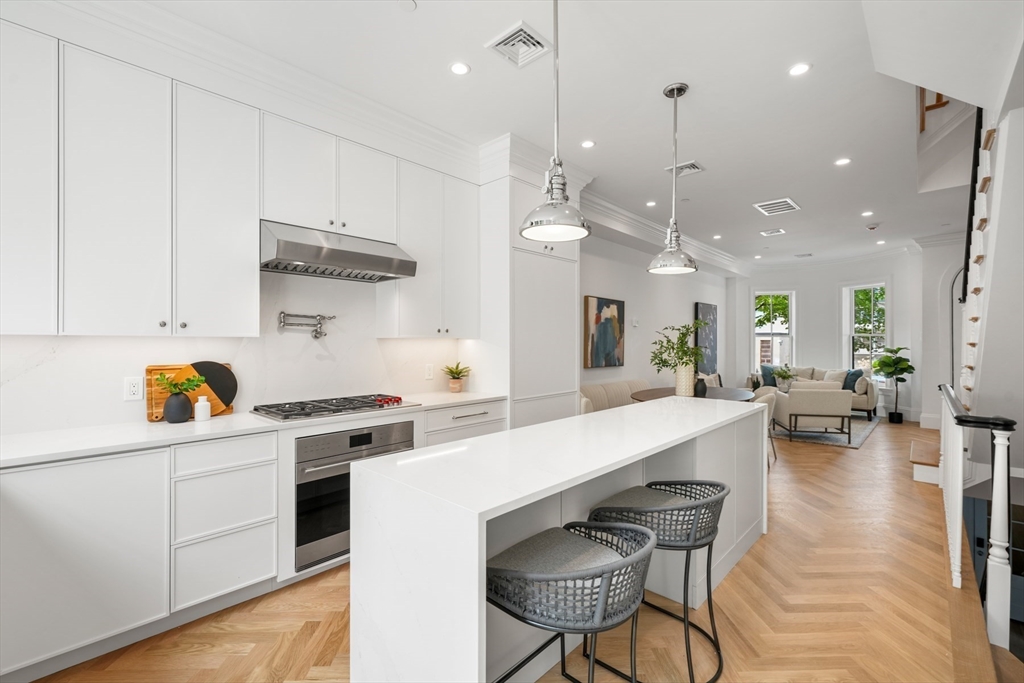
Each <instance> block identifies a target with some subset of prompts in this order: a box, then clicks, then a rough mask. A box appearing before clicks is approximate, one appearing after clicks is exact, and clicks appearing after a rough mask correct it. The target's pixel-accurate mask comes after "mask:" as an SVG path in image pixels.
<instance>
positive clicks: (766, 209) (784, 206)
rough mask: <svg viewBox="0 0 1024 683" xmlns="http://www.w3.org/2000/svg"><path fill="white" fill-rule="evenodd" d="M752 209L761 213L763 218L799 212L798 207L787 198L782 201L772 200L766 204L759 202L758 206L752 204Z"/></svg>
mask: <svg viewBox="0 0 1024 683" xmlns="http://www.w3.org/2000/svg"><path fill="white" fill-rule="evenodd" d="M754 208H755V209H757V210H758V211H760V212H761V213H763V214H764V215H765V216H774V215H775V214H778V213H789V212H790V211H799V210H800V207H799V206H797V205H796V202H794V201H793V200H792V199H790V198H789V197H785V198H783V199H773V200H771V201H768V202H761V203H760V204H754Z"/></svg>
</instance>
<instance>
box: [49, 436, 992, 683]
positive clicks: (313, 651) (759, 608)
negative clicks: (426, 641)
mask: <svg viewBox="0 0 1024 683" xmlns="http://www.w3.org/2000/svg"><path fill="white" fill-rule="evenodd" d="M912 438H913V439H918V440H924V441H934V440H936V439H937V438H938V432H933V431H927V430H921V429H919V428H918V427H917V425H913V424H904V425H899V426H896V425H889V424H886V423H883V424H881V425H879V427H878V428H877V429H876V430H875V432H874V433H873V434H872V435H871V437H870V438H869V439H868V441H867V443H866V444H865V445H864V447H862V448H861V449H859V450H851V449H845V448H836V447H829V446H820V445H814V444H801V443H793V444H790V443H789V442H788V441H782V440H780V441H779V442H778V443H777V446H778V453H779V459H778V462H777V463H775V464H774V465H773V467H772V471H771V475H770V478H769V524H770V526H769V529H770V532H769V534H768V535H766V536H763V537H762V538H761V539H760V540H759V541H758V542H757V544H756V545H755V546H754V547H753V549H752V550H751V551H750V552H749V553H748V554H747V555H746V556H745V557H744V558H743V559H742V560H741V561H740V563H739V564H738V565H737V566H736V568H735V569H733V571H732V572H731V573H730V574H729V575H728V576H727V577H726V579H725V580H724V581H723V582H722V584H721V585H720V586H719V588H718V589H716V591H715V605H716V616H717V620H718V627H719V630H720V633H721V637H722V647H723V650H724V653H725V672H724V674H723V675H722V679H721V680H722V681H913V682H915V683H920V682H923V681H953V680H954V664H953V656H952V637H951V615H953V614H962V613H963V612H964V609H965V607H964V606H965V605H967V606H969V605H970V603H969V601H966V598H969V597H971V596H969V595H967V594H966V593H965V592H961V594H960V595H957V593H958V592H957V591H953V590H952V589H950V588H947V579H946V571H947V570H946V564H947V563H946V559H945V553H946V550H945V540H944V532H943V522H942V512H941V510H942V503H941V498H940V493H939V490H938V489H937V488H936V487H935V486H930V485H927V484H919V483H915V482H913V481H912V479H911V470H910V466H909V462H908V453H909V447H910V440H911V439H912ZM348 576H349V575H348V567H347V566H344V567H341V568H338V569H335V570H332V571H329V572H326V573H324V574H322V575H320V576H316V577H313V578H311V579H308V580H306V581H303V582H301V583H298V584H295V585H293V586H289V587H288V588H285V589H283V590H280V591H277V592H275V593H271V594H269V595H266V596H263V597H261V598H257V599H254V600H251V601H249V602H246V603H243V604H241V605H238V606H236V607H233V608H231V609H227V610H224V611H223V612H219V613H217V614H213V615H211V616H209V617H206V618H204V619H200V620H198V621H195V622H192V623H190V624H188V625H186V626H183V627H181V628H177V629H174V630H172V631H169V632H167V633H164V634H161V635H158V636H155V637H153V638H150V639H148V640H145V641H142V642H139V643H136V644H135V645H132V646H130V647H127V648H124V649H121V650H118V651H116V652H112V653H110V654H108V655H105V656H103V657H99V658H97V659H94V660H92V661H89V662H85V663H83V664H80V665H78V666H75V667H72V668H70V669H67V670H65V671H63V672H60V673H58V674H55V675H53V676H51V677H49V678H47V679H45V680H46V681H47V682H48V683H58V682H59V683H101V682H102V683H108V682H109V683H119V682H124V683H147V682H151V681H152V682H157V681H159V682H161V683H162V682H168V683H172V682H179V681H180V682H182V683H185V682H188V681H196V682H202V683H207V682H210V683H213V682H216V681H248V682H250V683H270V682H280V681H347V680H348V643H349V634H348V626H349V624H348ZM967 585H970V584H969V583H968V582H967V578H966V577H965V586H967ZM675 607H677V608H678V606H677V605H676V606H675ZM642 609H643V611H642V612H641V616H640V638H639V673H640V677H641V678H642V679H643V680H644V681H651V682H654V681H683V680H684V679H686V657H685V650H684V647H683V640H682V632H681V624H679V623H678V622H675V621H673V620H671V619H669V618H667V617H664V616H662V615H659V614H658V613H656V612H654V611H653V610H650V609H647V608H642ZM706 609H707V608H706V607H703V608H702V609H700V610H698V611H697V612H696V613H695V614H696V616H695V620H696V621H697V623H700V624H703V625H706V624H707V613H706ZM958 610H959V611H958ZM953 618H954V619H956V618H957V617H953ZM982 628H983V626H982ZM981 642H983V643H984V638H982V641H981ZM693 643H694V661H695V664H696V668H697V676H698V680H706V679H707V678H708V676H709V675H710V673H711V672H712V671H713V668H714V667H713V656H712V653H711V650H710V647H709V646H707V645H706V643H704V642H703V641H701V640H699V639H697V638H695V639H694V641H693ZM599 652H600V654H601V656H602V658H604V659H607V660H610V661H613V662H615V663H617V664H619V665H620V667H621V668H626V667H627V666H628V629H619V630H617V631H612V632H610V633H607V634H602V635H601V637H600V642H599ZM570 670H571V671H572V672H574V673H575V674H576V675H577V676H580V677H585V673H586V671H585V666H584V662H583V660H582V657H581V656H580V655H579V651H578V650H577V652H575V653H573V654H572V655H570ZM967 673H968V675H970V672H967ZM983 678H984V676H981V675H979V676H978V677H977V678H974V679H972V678H966V679H963V680H982V679H983ZM542 680H544V681H551V682H554V681H561V680H563V679H561V677H559V676H558V675H557V672H556V671H555V670H553V671H552V672H550V673H548V674H547V675H546V676H545V677H544V678H543V679H542ZM598 680H601V681H615V680H618V679H616V678H613V677H611V675H610V674H608V673H606V672H604V671H600V670H599V674H598Z"/></svg>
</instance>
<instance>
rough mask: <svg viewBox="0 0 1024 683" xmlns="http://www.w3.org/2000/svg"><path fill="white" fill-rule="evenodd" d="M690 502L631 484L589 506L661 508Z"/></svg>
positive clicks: (593, 508) (687, 499)
mask: <svg viewBox="0 0 1024 683" xmlns="http://www.w3.org/2000/svg"><path fill="white" fill-rule="evenodd" d="M689 502H691V501H690V499H689V498H684V497H682V496H676V495H673V494H671V493H668V492H667V491H658V490H657V489H651V488H647V487H646V486H632V487H630V488H628V489H626V490H624V491H619V492H618V493H616V494H615V495H614V496H612V497H611V498H605V499H604V500H602V501H601V502H600V503H598V504H597V505H595V506H594V507H592V508H590V509H591V510H596V509H597V508H663V507H669V506H672V505H683V504H685V503H689Z"/></svg>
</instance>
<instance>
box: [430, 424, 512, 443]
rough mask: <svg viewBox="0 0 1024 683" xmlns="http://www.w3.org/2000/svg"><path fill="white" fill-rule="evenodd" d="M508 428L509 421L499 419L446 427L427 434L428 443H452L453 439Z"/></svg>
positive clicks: (481, 434)
mask: <svg viewBox="0 0 1024 683" xmlns="http://www.w3.org/2000/svg"><path fill="white" fill-rule="evenodd" d="M507 428H508V422H507V421H505V420H498V421H496V422H484V423H481V424H475V425H469V426H468V427H456V428H455V429H445V430H444V431H440V432H430V433H429V434H427V438H426V444H427V445H428V446H436V445H437V444H439V443H451V442H452V441H460V440H462V439H469V438H471V437H474V436H483V435H484V434H494V433H495V432H503V431H505V430H506V429H507Z"/></svg>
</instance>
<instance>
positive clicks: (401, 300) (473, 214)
mask: <svg viewBox="0 0 1024 683" xmlns="http://www.w3.org/2000/svg"><path fill="white" fill-rule="evenodd" d="M479 214H480V211H479V188H477V186H476V185H473V184H471V183H466V182H463V181H460V180H456V179H454V178H450V177H448V176H445V175H443V174H441V173H438V172H437V171H432V170H430V169H428V168H424V167H423V166H418V165H416V164H412V163H409V162H406V161H400V162H399V195H398V246H400V247H401V248H402V249H404V250H405V251H406V252H407V253H408V254H409V255H410V256H411V257H412V258H413V259H415V261H416V276H415V277H412V278H405V279H402V280H396V281H392V282H385V283H381V284H378V285H377V336H378V337H450V338H475V337H478V336H479V334H480V284H479V283H480V275H479V273H480V255H479V254H480V237H479V225H480V218H479Z"/></svg>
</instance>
